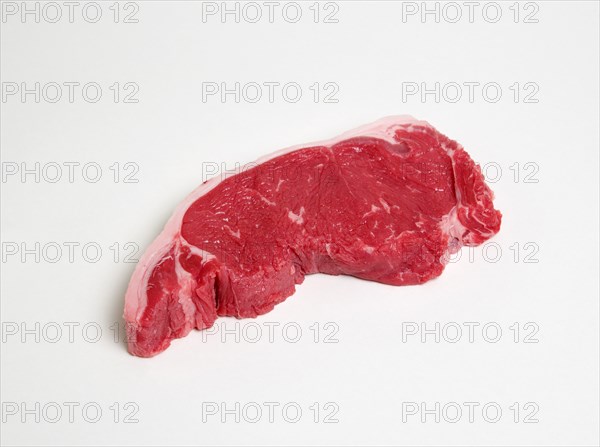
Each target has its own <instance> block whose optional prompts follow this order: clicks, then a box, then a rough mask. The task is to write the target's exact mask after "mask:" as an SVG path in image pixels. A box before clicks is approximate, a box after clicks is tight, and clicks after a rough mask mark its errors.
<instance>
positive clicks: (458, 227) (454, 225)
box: [439, 205, 467, 265]
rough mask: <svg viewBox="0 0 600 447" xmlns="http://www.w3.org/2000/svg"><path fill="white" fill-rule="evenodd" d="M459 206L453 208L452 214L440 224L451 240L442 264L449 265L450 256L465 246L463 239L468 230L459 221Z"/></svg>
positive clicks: (441, 260)
mask: <svg viewBox="0 0 600 447" xmlns="http://www.w3.org/2000/svg"><path fill="white" fill-rule="evenodd" d="M457 210H458V205H456V206H454V207H452V209H451V210H450V212H449V213H448V214H446V215H445V216H442V219H441V220H440V222H439V228H440V230H442V232H443V233H444V234H446V235H447V236H448V238H449V239H450V243H449V245H448V248H447V249H446V250H445V251H444V254H443V255H442V257H441V258H440V262H441V263H442V264H444V265H445V264H447V263H448V260H449V259H450V256H451V255H453V254H454V253H457V252H458V251H459V250H460V249H461V248H462V246H463V243H462V237H463V234H465V232H466V231H467V228H466V227H465V226H464V225H463V224H462V223H461V222H460V220H459V219H458V214H457Z"/></svg>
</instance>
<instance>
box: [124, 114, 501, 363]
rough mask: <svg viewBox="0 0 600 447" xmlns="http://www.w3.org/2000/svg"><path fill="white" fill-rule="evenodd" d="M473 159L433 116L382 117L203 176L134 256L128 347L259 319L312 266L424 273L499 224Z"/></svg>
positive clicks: (361, 274)
mask: <svg viewBox="0 0 600 447" xmlns="http://www.w3.org/2000/svg"><path fill="white" fill-rule="evenodd" d="M492 198H493V194H492V192H491V190H490V189H489V188H488V186H487V185H486V184H485V182H484V178H483V176H482V174H481V170H480V168H479V166H478V165H476V164H475V163H474V162H473V160H471V158H470V157H469V155H468V154H467V153H466V152H465V151H464V150H463V148H462V147H461V146H460V145H459V144H458V143H456V142H455V141H452V140H450V139H449V138H447V137H445V136H444V135H442V134H440V133H439V132H437V131H436V130H435V129H434V128H433V127H432V126H431V125H430V124H428V123H427V122H424V121H417V120H415V119H414V118H411V117H407V116H399V117H389V118H384V119H382V120H379V121H377V122H375V123H373V124H370V125H367V126H363V127H361V128H358V129H356V130H353V131H350V132H347V133H346V134H344V135H341V136H339V137H337V138H334V139H333V140H330V141H326V142H320V143H315V144H308V145H303V146H296V147H292V148H289V149H284V150H282V151H279V152H276V153H274V154H272V155H270V156H267V157H265V158H263V159H260V160H259V161H258V162H257V163H255V164H253V165H252V166H249V167H248V169H243V170H241V172H240V173H239V174H237V175H235V176H230V177H228V178H226V179H219V178H217V177H215V178H212V179H211V180H209V181H207V182H204V183H203V184H202V185H200V186H199V187H198V188H197V189H196V190H195V191H194V192H193V193H192V194H190V195H189V196H188V197H187V198H186V199H185V200H184V201H183V203H181V204H180V205H179V207H178V208H177V209H176V210H175V213H174V214H173V216H172V217H171V218H170V220H169V221H168V223H167V224H166V226H165V228H164V230H163V231H162V233H161V234H160V235H159V236H158V238H156V240H155V241H154V242H153V243H152V245H151V246H150V247H149V248H148V249H147V251H146V252H145V254H144V255H143V257H142V258H141V259H140V261H139V263H138V265H137V268H136V269H135V272H134V274H133V276H132V278H131V282H130V283H129V288H128V289H127V294H126V298H125V320H126V323H127V328H128V346H129V351H130V352H131V353H132V354H134V355H138V356H142V357H151V356H153V355H155V354H158V353H159V352H161V351H163V350H164V349H166V348H167V347H168V346H169V344H170V343H171V340H173V339H174V338H179V337H184V336H185V335H187V334H188V333H189V332H190V331H191V330H192V329H193V328H196V329H206V328H209V327H210V326H212V324H213V323H214V321H215V319H216V318H217V317H218V316H233V317H237V318H248V317H256V316H257V315H261V314H264V313H266V312H269V311H270V310H271V309H273V307H274V306H275V305H276V304H278V303H280V302H282V301H283V300H285V299H286V298H287V297H288V296H290V295H291V294H293V293H294V291H295V285H296V284H300V283H302V281H303V280H304V276H305V275H308V274H311V273H327V274H330V275H342V274H343V275H352V276H356V277H358V278H363V279H367V280H371V281H378V282H382V283H385V284H393V285H405V284H420V283H424V282H425V281H428V280H430V279H432V278H435V277H437V276H438V275H440V274H441V273H442V270H443V269H444V265H445V263H446V260H447V259H446V257H447V256H448V255H449V254H451V253H454V252H456V251H457V250H459V249H460V247H461V246H463V245H478V244H481V243H482V242H484V241H486V240H487V239H488V238H490V237H491V236H493V235H494V234H496V233H497V232H498V230H499V229H500V219H501V214H500V212H499V211H496V210H495V209H494V206H493V203H492Z"/></svg>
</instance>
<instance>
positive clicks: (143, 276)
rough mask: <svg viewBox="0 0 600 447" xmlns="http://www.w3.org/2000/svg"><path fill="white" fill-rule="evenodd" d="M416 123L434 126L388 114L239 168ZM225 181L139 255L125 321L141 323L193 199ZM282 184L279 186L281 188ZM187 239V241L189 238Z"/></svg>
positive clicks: (390, 138) (388, 136) (176, 216)
mask: <svg viewBox="0 0 600 447" xmlns="http://www.w3.org/2000/svg"><path fill="white" fill-rule="evenodd" d="M414 126H426V127H431V125H430V124H429V123H427V122H426V121H419V120H417V119H415V118H413V117H412V116H410V115H397V116H388V117H385V118H381V119H379V120H377V121H374V122H372V123H370V124H366V125H363V126H360V127H356V128H354V129H352V130H349V131H347V132H344V133H342V134H340V135H338V136H337V137H335V138H331V139H329V140H322V141H316V142H312V143H305V144H299V145H295V146H290V147H287V148H284V149H281V150H279V151H276V152H273V153H271V154H269V155H266V156H263V157H261V158H259V159H258V160H256V161H255V162H251V163H247V164H245V165H244V167H243V168H242V169H241V170H240V172H246V171H247V170H249V169H251V168H252V167H255V166H256V165H258V164H261V163H264V162H267V161H269V160H272V159H274V158H276V157H279V156H281V155H286V154H288V153H291V152H294V151H296V150H300V149H304V148H309V147H315V146H325V147H331V146H333V145H334V144H336V143H338V142H340V141H343V140H347V139H349V138H353V137H357V136H361V137H374V138H379V139H382V140H384V141H387V142H389V143H395V142H396V141H395V139H394V135H395V131H396V130H397V129H400V128H404V129H408V130H414ZM223 180H224V179H223V176H215V177H212V178H211V179H209V180H207V181H206V182H204V183H202V184H201V185H199V186H198V187H197V188H196V189H195V190H194V191H192V192H191V193H190V194H189V195H188V196H187V197H186V198H185V199H184V200H183V201H182V202H180V203H179V205H178V206H177V208H176V209H175V211H174V213H173V214H172V215H171V217H170V218H169V220H168V221H167V223H166V225H165V227H164V229H163V231H162V232H161V233H160V234H159V235H158V237H157V238H156V239H155V240H154V241H153V242H152V243H151V244H150V246H148V248H147V249H146V251H145V252H144V254H143V255H142V257H141V258H140V260H139V262H138V264H137V265H136V268H135V270H134V272H133V275H132V276H131V279H130V281H129V285H128V287H127V292H126V294H125V312H124V317H125V320H126V321H128V322H132V321H133V320H135V322H136V323H137V322H139V319H140V318H141V316H142V314H143V312H144V310H145V309H146V305H147V296H146V293H145V291H146V288H147V285H148V280H149V277H150V274H151V273H152V270H153V269H154V267H155V266H156V265H157V263H158V262H159V261H160V259H161V258H162V257H163V256H164V255H165V254H166V253H167V252H168V251H169V250H170V248H171V247H172V245H173V243H174V242H175V241H176V240H177V238H179V239H181V241H185V240H184V239H183V237H181V236H180V234H179V231H180V229H181V223H182V221H183V216H184V215H185V212H186V211H187V210H188V208H189V207H190V206H191V205H192V204H193V203H194V202H196V201H197V200H198V199H200V198H201V197H202V196H204V195H206V194H207V193H209V192H210V191H211V190H213V189H214V188H215V187H216V186H218V185H219V184H220V183H221V182H222V181H223ZM280 184H281V183H280ZM280 184H279V185H278V188H279V186H280ZM185 242H186V243H187V241H185ZM188 246H189V244H188Z"/></svg>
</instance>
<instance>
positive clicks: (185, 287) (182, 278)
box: [174, 245, 196, 325]
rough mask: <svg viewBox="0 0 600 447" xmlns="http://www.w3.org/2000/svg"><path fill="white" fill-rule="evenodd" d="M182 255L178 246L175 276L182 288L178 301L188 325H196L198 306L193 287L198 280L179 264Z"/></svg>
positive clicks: (176, 248)
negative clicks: (194, 298)
mask: <svg viewBox="0 0 600 447" xmlns="http://www.w3.org/2000/svg"><path fill="white" fill-rule="evenodd" d="M180 254H181V247H180V246H179V245H177V246H176V247H175V259H174V261H175V274H176V275H177V283H178V284H179V286H180V289H179V293H178V295H177V301H178V302H179V304H180V305H181V308H182V309H183V313H184V315H185V319H186V323H191V324H192V325H193V324H194V316H195V315H196V305H195V304H194V301H193V300H192V294H193V293H194V291H193V290H192V288H193V286H194V285H195V284H196V280H195V279H194V278H193V276H192V274H191V273H190V272H188V271H187V270H185V269H184V268H183V267H182V265H181V263H180V262H179V255H180Z"/></svg>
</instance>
